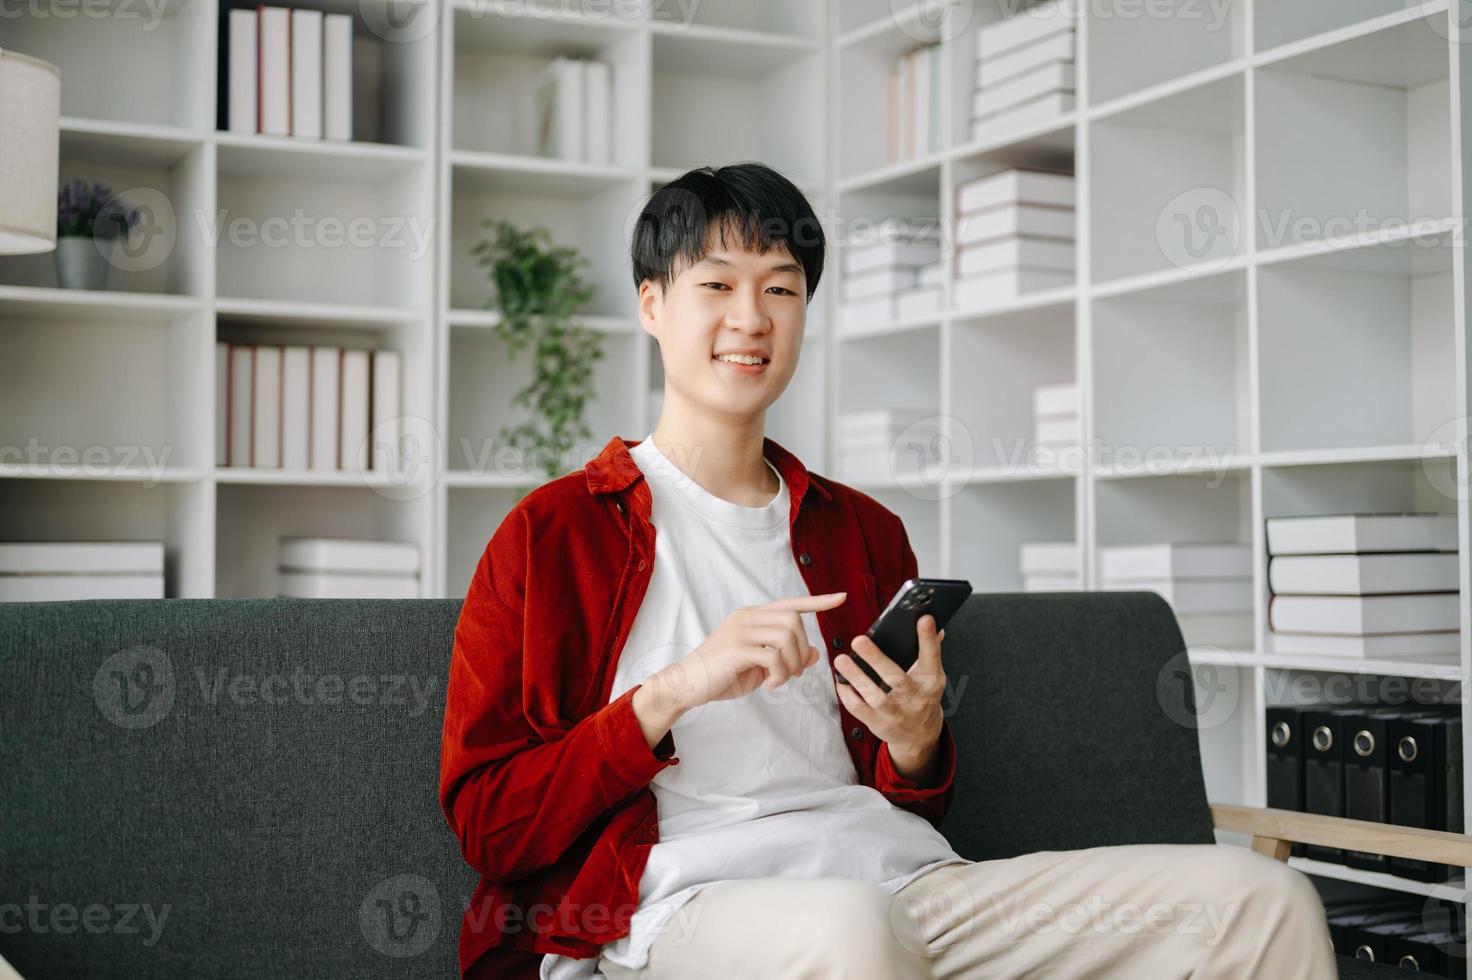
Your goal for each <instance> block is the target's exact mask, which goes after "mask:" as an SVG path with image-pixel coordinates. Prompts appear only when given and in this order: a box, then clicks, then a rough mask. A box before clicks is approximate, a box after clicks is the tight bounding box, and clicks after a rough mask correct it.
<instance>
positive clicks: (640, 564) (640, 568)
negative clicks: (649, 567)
mask: <svg viewBox="0 0 1472 980" xmlns="http://www.w3.org/2000/svg"><path fill="white" fill-rule="evenodd" d="M645 564H646V562H645V561H644V559H643V558H640V559H639V571H641V572H642V571H644V566H645Z"/></svg>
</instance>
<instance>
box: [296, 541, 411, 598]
mask: <svg viewBox="0 0 1472 980" xmlns="http://www.w3.org/2000/svg"><path fill="white" fill-rule="evenodd" d="M279 554H280V563H279V565H278V568H277V572H278V574H279V576H280V580H279V585H278V589H277V595H278V596H286V597H290V598H296V599H417V598H419V546H418V545H416V544H413V543H412V542H404V541H366V540H356V539H353V538H298V537H284V538H281V539H280V553H279Z"/></svg>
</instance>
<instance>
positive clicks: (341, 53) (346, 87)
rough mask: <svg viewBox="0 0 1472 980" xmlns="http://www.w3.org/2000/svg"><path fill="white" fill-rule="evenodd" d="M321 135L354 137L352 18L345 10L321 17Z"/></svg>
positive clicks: (334, 138)
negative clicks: (341, 12) (344, 12)
mask: <svg viewBox="0 0 1472 980" xmlns="http://www.w3.org/2000/svg"><path fill="white" fill-rule="evenodd" d="M322 135H323V136H325V137H326V138H327V139H330V140H351V139H352V138H353V18H352V17H350V16H348V15H347V14H328V15H327V16H326V17H325V18H324V19H323V24H322Z"/></svg>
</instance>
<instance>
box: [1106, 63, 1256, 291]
mask: <svg viewBox="0 0 1472 980" xmlns="http://www.w3.org/2000/svg"><path fill="white" fill-rule="evenodd" d="M1244 109H1245V101H1244V97H1243V84H1242V79H1241V77H1240V76H1235V75H1234V76H1230V77H1227V78H1223V79H1218V80H1216V81H1213V82H1211V83H1209V84H1206V85H1202V86H1198V87H1195V88H1191V89H1188V90H1186V91H1183V92H1180V93H1177V94H1175V95H1171V96H1168V97H1166V98H1164V99H1160V100H1158V101H1154V102H1149V103H1146V104H1144V105H1141V106H1137V107H1134V108H1131V109H1127V110H1124V111H1122V112H1119V113H1117V114H1113V115H1110V116H1108V117H1107V118H1103V119H1100V120H1098V121H1097V122H1095V123H1094V124H1093V125H1092V135H1091V141H1092V150H1091V152H1092V154H1093V168H1092V173H1091V174H1090V177H1089V188H1088V190H1089V199H1090V201H1091V202H1092V206H1093V209H1094V214H1093V216H1092V220H1091V222H1090V237H1089V241H1088V246H1089V248H1090V254H1091V256H1092V264H1091V268H1092V274H1093V281H1094V282H1095V283H1101V282H1107V281H1109V280H1112V279H1120V278H1124V277H1128V276H1138V275H1143V274H1146V273H1154V272H1163V271H1166V270H1172V271H1174V270H1180V269H1186V270H1194V269H1207V270H1211V269H1216V268H1221V267H1223V266H1225V265H1226V264H1227V263H1229V262H1231V261H1232V260H1234V259H1236V258H1237V257H1239V256H1240V255H1242V254H1243V253H1244V251H1245V249H1244V243H1243V235H1242V232H1241V226H1242V220H1243V218H1242V211H1243V204H1242V202H1244V201H1245V199H1246V197H1245V194H1246V162H1245V160H1246V157H1245V135H1244V115H1245V113H1244Z"/></svg>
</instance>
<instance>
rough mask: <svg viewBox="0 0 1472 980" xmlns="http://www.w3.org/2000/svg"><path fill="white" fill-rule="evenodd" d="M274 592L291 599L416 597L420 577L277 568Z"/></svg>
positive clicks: (417, 596) (417, 595)
mask: <svg viewBox="0 0 1472 980" xmlns="http://www.w3.org/2000/svg"><path fill="white" fill-rule="evenodd" d="M276 574H277V577H278V582H277V592H276V594H277V595H278V596H280V597H283V598H291V599H417V598H419V580H418V579H417V578H414V577H413V576H409V575H362V574H359V575H348V574H344V573H341V572H277V573H276Z"/></svg>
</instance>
